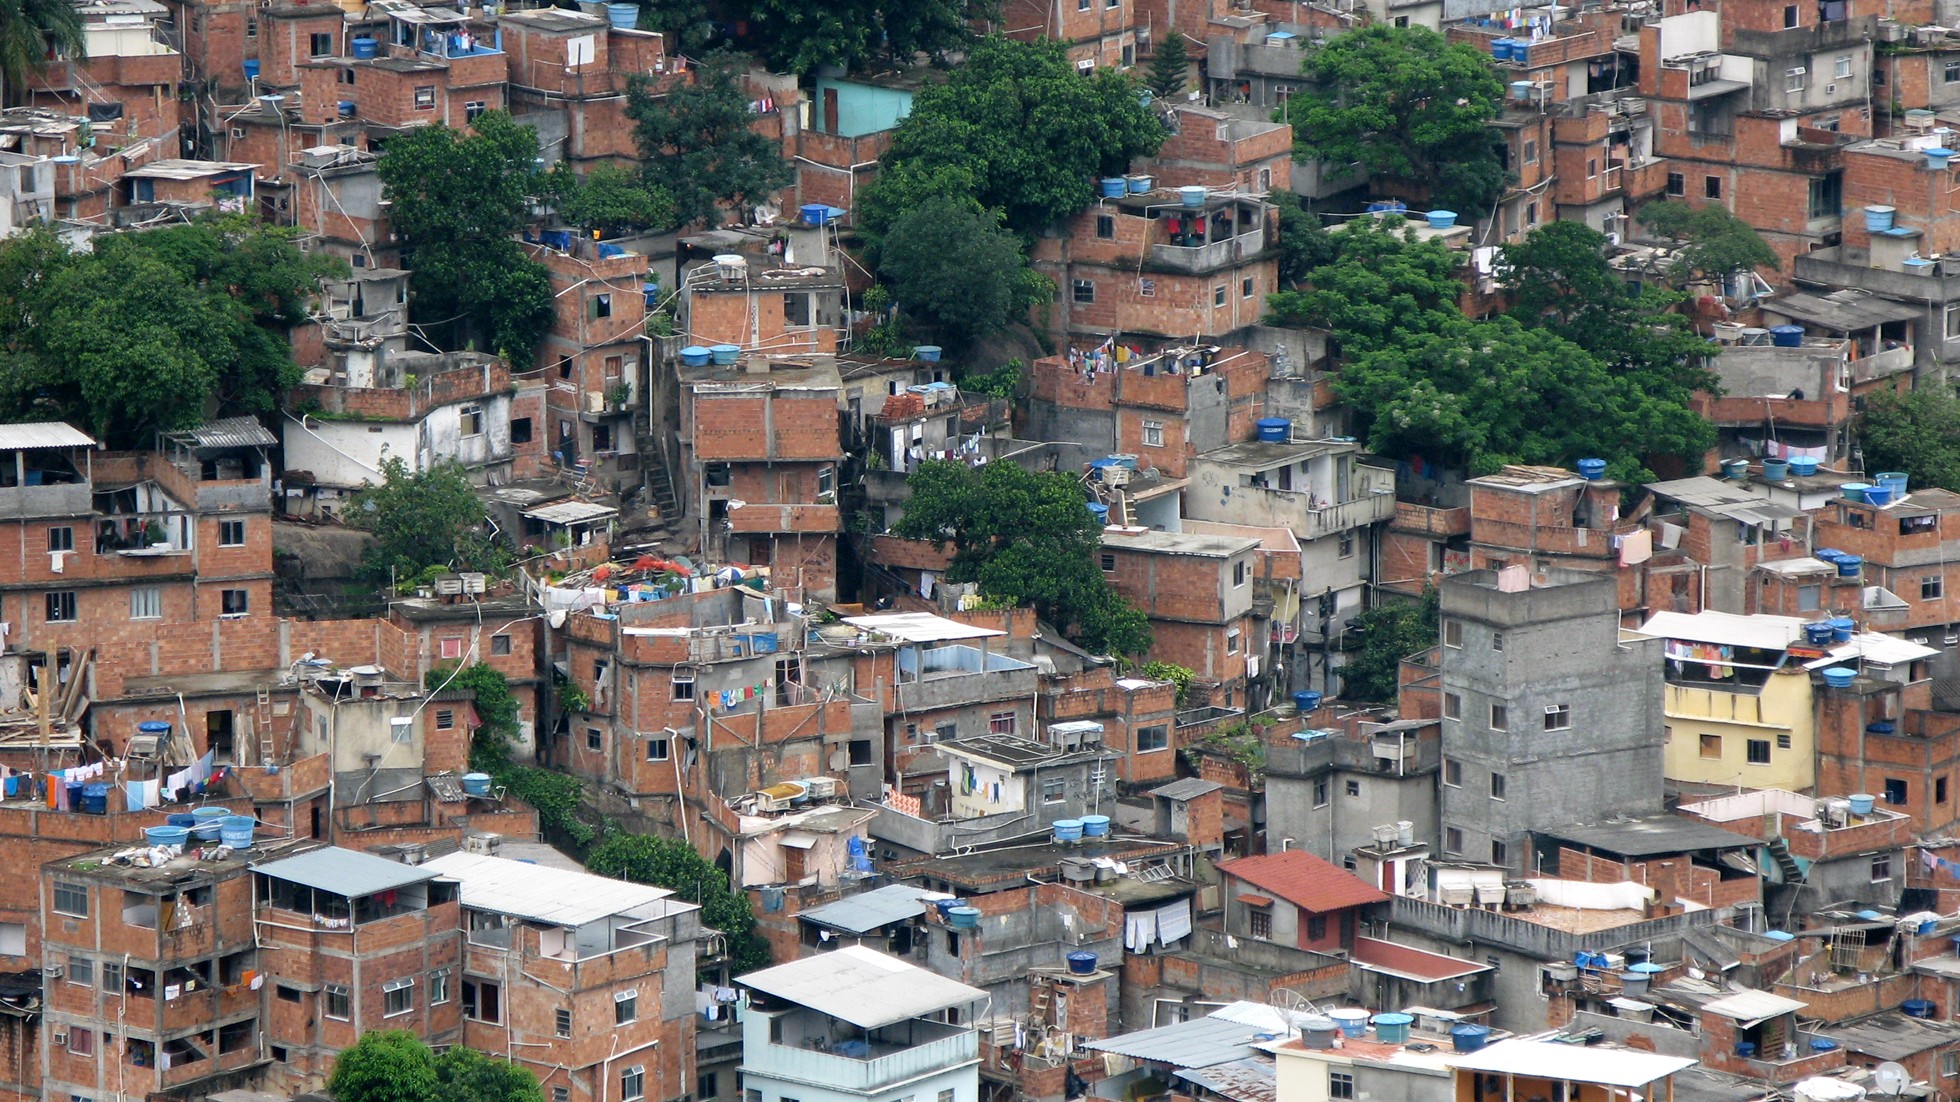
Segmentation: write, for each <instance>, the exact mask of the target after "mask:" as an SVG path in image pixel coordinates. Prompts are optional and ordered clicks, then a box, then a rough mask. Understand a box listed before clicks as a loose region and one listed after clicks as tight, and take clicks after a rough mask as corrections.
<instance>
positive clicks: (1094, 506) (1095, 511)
mask: <svg viewBox="0 0 1960 1102" xmlns="http://www.w3.org/2000/svg"><path fill="white" fill-rule="evenodd" d="M1089 515H1090V516H1092V517H1095V518H1096V523H1097V524H1100V525H1103V526H1105V527H1107V526H1108V524H1109V506H1107V505H1104V504H1103V503H1102V502H1100V501H1092V502H1090V503H1089Z"/></svg>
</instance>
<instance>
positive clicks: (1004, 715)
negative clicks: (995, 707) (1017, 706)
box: [987, 712, 1016, 735]
mask: <svg viewBox="0 0 1960 1102" xmlns="http://www.w3.org/2000/svg"><path fill="white" fill-rule="evenodd" d="M1015 730H1016V723H1015V717H1014V713H1013V712H995V713H993V714H992V715H990V716H988V717H987V733H988V734H990V735H1011V734H1013V733H1014V732H1015Z"/></svg>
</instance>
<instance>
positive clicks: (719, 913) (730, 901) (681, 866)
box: [585, 833, 769, 976]
mask: <svg viewBox="0 0 1960 1102" xmlns="http://www.w3.org/2000/svg"><path fill="white" fill-rule="evenodd" d="M585 867H586V868H587V869H590V870H591V871H593V872H595V873H598V874H599V875H600V876H616V877H619V878H621V879H624V880H631V881H633V882H634V883H638V884H653V885H656V886H658V887H662V888H668V889H670V890H672V891H673V892H674V893H675V894H677V895H679V896H680V897H681V898H683V899H685V900H687V901H688V902H690V903H699V904H700V905H701V924H702V925H704V926H709V927H712V928H714V929H716V930H720V931H721V932H722V934H723V936H725V937H727V938H728V955H729V964H730V967H731V968H732V969H733V971H734V974H735V975H738V976H739V975H741V974H742V973H744V972H752V971H754V970H756V969H757V968H761V967H763V966H765V965H767V964H768V963H769V946H768V944H767V943H766V942H764V941H763V940H762V938H761V936H760V935H758V934H757V933H756V932H755V914H754V913H753V912H752V911H750V910H749V897H748V896H747V895H744V894H743V893H742V892H739V891H737V890H735V889H734V888H733V887H732V886H731V883H730V881H729V877H728V873H726V872H724V871H722V870H721V869H719V868H716V867H715V866H714V865H712V864H710V863H709V862H708V861H707V860H706V859H704V858H703V857H702V856H701V855H700V854H698V853H696V852H694V847H692V846H690V845H688V844H687V843H686V842H683V841H680V840H678V839H673V838H656V837H654V836H653V835H650V834H619V833H616V834H610V835H608V836H607V837H606V838H605V840H604V841H602V842H600V843H599V844H598V845H597V846H595V847H593V850H592V852H591V853H590V854H589V855H587V857H586V861H585Z"/></svg>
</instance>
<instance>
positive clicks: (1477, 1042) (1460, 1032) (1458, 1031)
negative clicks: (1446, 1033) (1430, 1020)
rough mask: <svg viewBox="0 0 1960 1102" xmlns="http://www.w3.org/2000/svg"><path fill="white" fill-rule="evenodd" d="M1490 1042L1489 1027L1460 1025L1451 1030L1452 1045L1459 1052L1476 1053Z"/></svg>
mask: <svg viewBox="0 0 1960 1102" xmlns="http://www.w3.org/2000/svg"><path fill="white" fill-rule="evenodd" d="M1488 1040H1490V1027H1489V1026H1487V1025H1460V1026H1457V1027H1455V1028H1454V1029H1452V1030H1450V1045H1451V1047H1453V1048H1455V1049H1456V1050H1457V1051H1458V1052H1475V1051H1477V1050H1478V1049H1480V1048H1482V1047H1484V1042H1485V1041H1488Z"/></svg>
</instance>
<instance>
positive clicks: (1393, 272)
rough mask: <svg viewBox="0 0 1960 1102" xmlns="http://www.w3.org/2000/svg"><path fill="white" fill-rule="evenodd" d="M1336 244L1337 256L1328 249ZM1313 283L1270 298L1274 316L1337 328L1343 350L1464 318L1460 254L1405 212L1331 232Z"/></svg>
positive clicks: (1288, 322)
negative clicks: (1426, 234)
mask: <svg viewBox="0 0 1960 1102" xmlns="http://www.w3.org/2000/svg"><path fill="white" fill-rule="evenodd" d="M1330 247H1331V253H1330V252H1328V249H1329V248H1330ZM1310 255H1311V256H1319V257H1325V258H1326V259H1325V261H1324V262H1323V263H1321V264H1319V265H1318V266H1316V267H1313V268H1311V269H1309V270H1308V271H1307V272H1306V273H1305V274H1306V278H1307V280H1308V286H1307V287H1306V288H1305V289H1303V290H1298V291H1281V292H1278V293H1276V294H1274V295H1271V296H1269V297H1268V299H1267V306H1268V309H1269V311H1270V313H1269V316H1268V321H1269V323H1271V324H1274V325H1283V326H1292V327H1299V326H1315V327H1318V328H1322V329H1327V330H1330V331H1331V332H1332V333H1333V335H1334V339H1335V341H1336V342H1337V344H1338V345H1339V350H1340V351H1341V352H1342V353H1343V354H1347V355H1353V354H1356V353H1359V352H1362V351H1365V350H1368V349H1373V348H1379V347H1383V346H1385V345H1392V344H1397V343H1401V342H1404V341H1407V340H1409V339H1411V338H1412V337H1414V336H1417V335H1419V334H1424V333H1433V332H1436V331H1438V330H1439V329H1441V328H1442V327H1444V326H1446V325H1448V324H1449V323H1450V322H1451V321H1453V320H1456V319H1459V318H1461V317H1462V314H1461V313H1460V312H1459V311H1458V310H1457V308H1456V302H1457V299H1458V298H1459V297H1460V296H1461V295H1462V294H1463V280H1462V278H1461V277H1460V276H1459V275H1458V269H1459V268H1460V267H1461V266H1462V263H1463V256H1462V254H1461V253H1458V252H1455V251H1453V250H1451V249H1450V248H1449V247H1448V246H1446V245H1444V244H1443V243H1442V242H1440V241H1437V240H1434V239H1430V240H1422V239H1420V238H1418V237H1417V236H1416V232H1415V228H1414V227H1413V226H1410V225H1408V224H1407V223H1406V222H1404V221H1403V220H1402V219H1401V218H1399V217H1388V218H1383V219H1379V220H1377V219H1371V218H1361V219H1355V220H1354V221H1351V222H1348V223H1346V224H1345V225H1343V226H1341V227H1340V228H1339V229H1337V230H1335V231H1334V232H1331V233H1328V234H1327V235H1326V244H1324V245H1316V246H1314V247H1313V248H1312V251H1311V253H1310Z"/></svg>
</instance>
